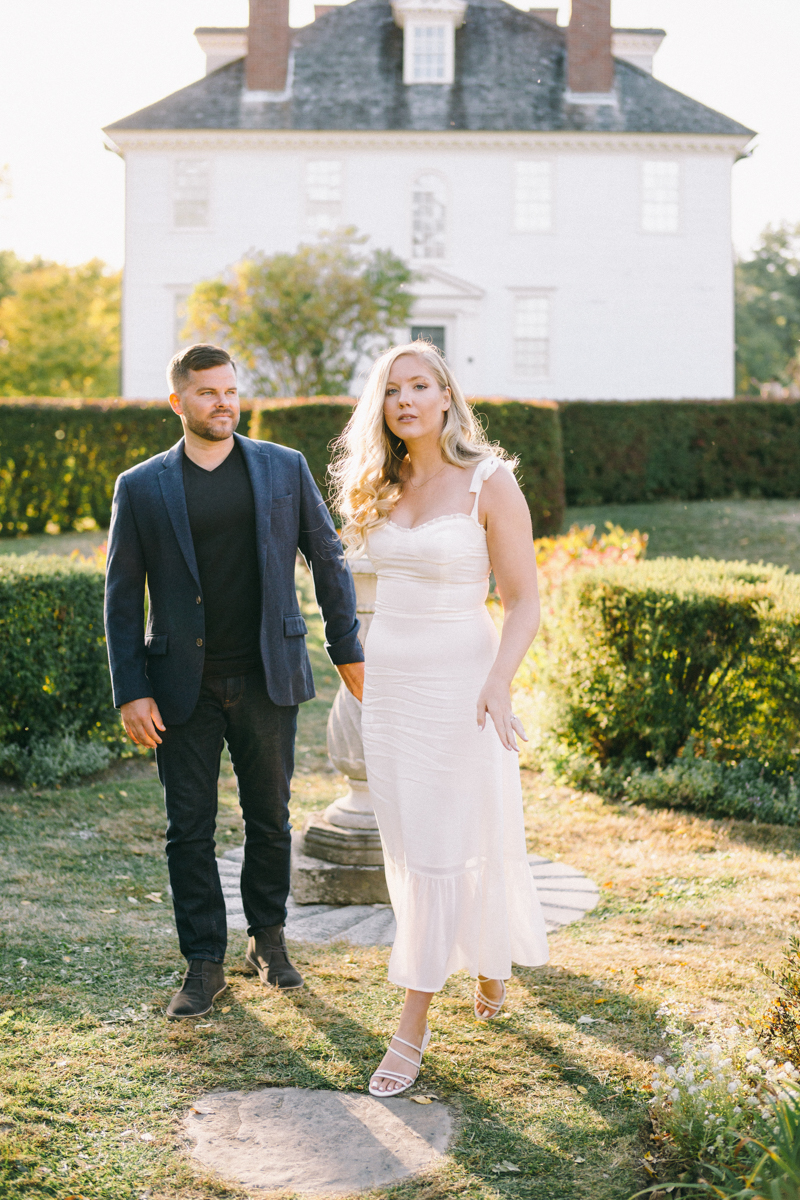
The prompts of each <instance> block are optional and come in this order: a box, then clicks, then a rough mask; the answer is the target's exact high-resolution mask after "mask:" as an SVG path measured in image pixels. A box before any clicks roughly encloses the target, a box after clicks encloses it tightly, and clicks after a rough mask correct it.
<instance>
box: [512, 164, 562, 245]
mask: <svg viewBox="0 0 800 1200" xmlns="http://www.w3.org/2000/svg"><path fill="white" fill-rule="evenodd" d="M526 176H527V178H526ZM554 177H555V170H554V165H553V162H552V160H551V159H548V158H536V159H531V158H525V159H518V160H517V161H516V162H515V163H514V166H513V176H512V192H511V206H512V209H511V225H512V229H513V230H514V232H515V233H552V230H553V204H554ZM526 210H527V211H526Z"/></svg>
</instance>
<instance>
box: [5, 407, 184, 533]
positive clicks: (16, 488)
mask: <svg viewBox="0 0 800 1200" xmlns="http://www.w3.org/2000/svg"><path fill="white" fill-rule="evenodd" d="M180 435H181V428H180V422H179V421H178V418H177V417H176V416H174V414H173V413H172V412H171V410H170V408H169V406H168V405H167V404H166V403H158V402H152V403H137V402H125V401H122V402H120V401H114V402H111V403H103V402H98V403H82V402H80V401H78V402H73V403H71V404H70V403H62V404H42V403H38V404H37V403H30V404H26V403H20V402H19V401H12V402H6V403H0V525H2V529H1V530H0V533H2V535H3V536H5V537H14V536H15V535H16V534H18V533H41V532H43V531H44V530H45V528H46V527H47V526H48V525H49V524H55V525H58V526H59V527H60V528H62V529H72V528H74V527H75V525H76V522H78V523H80V522H81V521H86V522H91V521H92V520H94V521H96V522H97V524H98V525H100V526H103V527H105V526H107V525H108V523H109V521H110V519H111V499H112V496H113V494H114V482H115V480H116V478H117V476H118V475H119V473H120V471H124V470H126V469H127V468H128V467H132V466H133V465H134V464H135V463H137V462H141V461H142V460H143V459H145V458H149V457H150V456H151V455H152V454H157V453H158V452H159V450H167V449H168V448H169V447H170V446H171V445H173V444H174V443H175V442H176V441H177V440H178V438H179V437H180Z"/></svg>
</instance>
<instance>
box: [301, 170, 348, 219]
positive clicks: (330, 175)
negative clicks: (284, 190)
mask: <svg viewBox="0 0 800 1200" xmlns="http://www.w3.org/2000/svg"><path fill="white" fill-rule="evenodd" d="M323 168H324V170H323ZM326 175H327V179H326V178H325V176H326ZM303 188H304V193H305V227H306V230H307V231H308V232H309V233H323V232H324V231H327V230H333V229H336V227H337V226H338V225H340V224H341V221H342V195H343V191H344V163H343V162H342V160H341V159H338V158H309V159H307V160H306V163H305V167H304V180H303Z"/></svg>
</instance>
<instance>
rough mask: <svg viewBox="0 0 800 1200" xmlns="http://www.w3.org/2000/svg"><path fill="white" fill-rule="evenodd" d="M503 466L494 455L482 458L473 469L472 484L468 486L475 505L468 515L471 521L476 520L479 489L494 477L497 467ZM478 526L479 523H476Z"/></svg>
mask: <svg viewBox="0 0 800 1200" xmlns="http://www.w3.org/2000/svg"><path fill="white" fill-rule="evenodd" d="M503 466H505V463H504V462H503V460H502V459H501V458H496V457H495V455H493V454H492V455H490V456H489V458H483V459H481V461H480V462H479V463H478V465H477V467H476V468H475V473H474V474H473V476H472V483H471V484H470V485H469V490H470V491H471V492H474V493H475V503H474V504H473V506H472V512H471V513H470V514H469V515H470V516H471V517H472V519H473V521H477V520H478V501H479V500H480V498H481V488H482V487H483V485H484V483H485V482H486V480H487V479H489V478H490V477H491V476H492V475H494V473H495V471H496V470H497V468H498V467H503ZM478 523H479V524H480V522H478Z"/></svg>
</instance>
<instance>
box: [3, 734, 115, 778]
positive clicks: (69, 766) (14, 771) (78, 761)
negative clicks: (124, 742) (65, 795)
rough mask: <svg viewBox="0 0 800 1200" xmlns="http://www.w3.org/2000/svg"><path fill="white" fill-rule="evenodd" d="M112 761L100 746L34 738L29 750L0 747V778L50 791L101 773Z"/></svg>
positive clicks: (72, 739) (70, 736)
mask: <svg viewBox="0 0 800 1200" xmlns="http://www.w3.org/2000/svg"><path fill="white" fill-rule="evenodd" d="M113 757H114V755H113V751H112V749H111V747H110V746H107V745H103V743H102V742H98V741H89V740H86V739H83V740H81V739H79V738H76V737H75V735H74V734H72V733H67V734H64V735H63V736H62V737H51V738H34V739H33V740H32V741H31V743H30V745H29V746H15V745H14V744H13V743H12V744H11V745H7V746H0V774H5V775H9V776H11V778H13V779H19V780H20V782H21V783H24V784H26V785H27V786H28V787H40V788H41V787H53V785H54V784H57V783H70V782H74V781H75V780H78V779H82V778H84V777H85V776H86V775H94V773H95V771H102V770H103V768H104V767H107V766H108V764H109V763H110V762H111V760H112V758H113Z"/></svg>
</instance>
